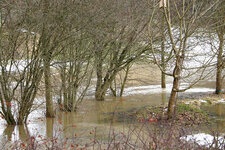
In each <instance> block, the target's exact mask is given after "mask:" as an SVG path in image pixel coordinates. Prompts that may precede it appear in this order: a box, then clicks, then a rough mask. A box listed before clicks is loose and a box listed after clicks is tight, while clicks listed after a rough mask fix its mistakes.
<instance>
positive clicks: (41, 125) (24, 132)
mask: <svg viewBox="0 0 225 150" xmlns="http://www.w3.org/2000/svg"><path fill="white" fill-rule="evenodd" d="M144 90H145V88H144V89H143V88H140V89H139V91H138V90H136V92H137V93H138V92H140V91H141V93H142V92H143V91H144ZM148 90H149V89H148ZM150 90H151V89H150ZM155 91H160V92H158V93H156V92H155V93H153V94H137V95H132V96H126V97H123V98H111V97H107V99H106V100H105V101H96V100H94V99H92V100H91V99H85V100H84V101H83V103H82V104H81V106H80V107H79V110H78V111H77V112H69V113H65V112H62V111H58V112H57V116H56V118H54V119H51V118H47V119H46V120H45V119H42V118H41V119H37V117H34V118H30V119H31V122H32V123H30V124H29V127H30V128H29V130H30V134H31V136H32V135H35V134H36V133H37V132H36V130H35V129H37V131H38V133H39V134H41V135H42V136H46V137H48V138H53V137H54V136H55V135H56V134H57V133H59V127H61V128H62V130H61V132H60V136H62V137H65V136H66V137H70V136H73V135H75V134H77V135H78V136H82V135H85V136H86V137H88V136H92V135H90V134H89V132H90V131H91V130H93V129H95V127H96V129H97V130H98V132H107V131H106V129H108V128H109V124H110V123H111V121H112V119H113V115H114V112H116V114H117V113H123V112H132V111H136V110H137V109H139V108H143V107H146V106H157V105H158V106H159V105H163V106H166V105H167V102H168V96H169V94H168V89H166V90H161V89H156V88H155ZM189 94H190V93H189ZM40 109H43V108H40ZM204 110H206V111H210V112H211V113H212V114H213V115H215V116H219V119H220V121H218V123H217V125H215V126H216V128H218V129H219V128H221V129H222V128H224V126H225V121H224V118H225V105H224V104H223V105H222V104H217V105H211V106H208V105H206V106H204ZM33 116H35V114H34V115H33ZM117 117H118V116H117ZM122 117H124V118H114V119H116V120H117V119H118V121H115V120H114V119H113V121H114V123H113V126H114V127H116V128H120V129H122V128H123V127H124V126H123V125H124V124H126V123H127V122H126V121H127V120H126V119H127V118H125V117H127V116H122ZM131 119H132V118H131ZM115 122H117V123H115ZM1 125H2V126H1V127H3V123H2V124H1ZM56 130H57V131H56ZM13 131H14V132H15V133H16V134H17V135H16V137H18V138H20V139H21V140H23V141H24V140H26V139H27V138H28V136H29V132H28V129H27V127H24V126H18V128H16V129H15V126H9V127H7V128H6V129H5V130H4V133H0V134H4V135H7V136H8V139H10V140H14V139H13V137H14V136H13ZM84 133H87V134H88V135H87V134H84Z"/></svg>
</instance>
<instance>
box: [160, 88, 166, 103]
mask: <svg viewBox="0 0 225 150" xmlns="http://www.w3.org/2000/svg"><path fill="white" fill-rule="evenodd" d="M161 96H162V98H161V99H162V105H163V106H165V105H166V92H164V91H162V93H161Z"/></svg>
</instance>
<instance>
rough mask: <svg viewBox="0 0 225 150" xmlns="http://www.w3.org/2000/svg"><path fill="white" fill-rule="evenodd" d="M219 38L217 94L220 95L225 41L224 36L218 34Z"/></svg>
mask: <svg viewBox="0 0 225 150" xmlns="http://www.w3.org/2000/svg"><path fill="white" fill-rule="evenodd" d="M217 34H218V36H219V41H220V44H219V49H218V50H219V51H218V55H217V72H216V94H220V93H221V92H222V82H223V81H222V70H223V45H224V39H223V34H221V33H217Z"/></svg>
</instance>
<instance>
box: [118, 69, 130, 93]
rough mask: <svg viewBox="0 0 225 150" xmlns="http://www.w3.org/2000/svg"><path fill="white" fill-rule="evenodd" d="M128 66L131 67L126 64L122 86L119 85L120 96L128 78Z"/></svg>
mask: <svg viewBox="0 0 225 150" xmlns="http://www.w3.org/2000/svg"><path fill="white" fill-rule="evenodd" d="M130 68H131V65H128V66H127V68H126V70H125V77H124V79H123V81H122V86H121V89H120V97H122V96H123V92H124V88H125V84H126V82H127V78H128V74H129V70H130Z"/></svg>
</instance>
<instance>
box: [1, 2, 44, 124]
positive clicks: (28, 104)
mask: <svg viewBox="0 0 225 150" xmlns="http://www.w3.org/2000/svg"><path fill="white" fill-rule="evenodd" d="M20 5H21V3H14V2H10V3H8V2H6V1H4V2H2V3H1V6H3V8H2V12H1V27H0V28H1V33H0V34H1V37H0V39H1V41H0V42H1V47H0V53H1V54H0V101H1V111H0V113H1V115H2V116H3V117H4V118H5V120H6V122H7V124H9V125H16V124H19V125H21V124H24V123H26V121H27V118H28V115H29V114H30V112H31V108H32V106H33V102H34V100H35V96H36V93H37V91H38V85H39V83H40V80H41V77H42V73H43V68H42V66H41V64H42V60H41V57H40V56H41V51H40V49H39V48H38V47H37V43H38V41H37V39H38V38H37V35H36V34H34V33H32V32H30V31H28V30H25V29H23V27H24V26H25V18H26V14H24V11H23V9H22V8H21V7H20Z"/></svg>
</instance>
